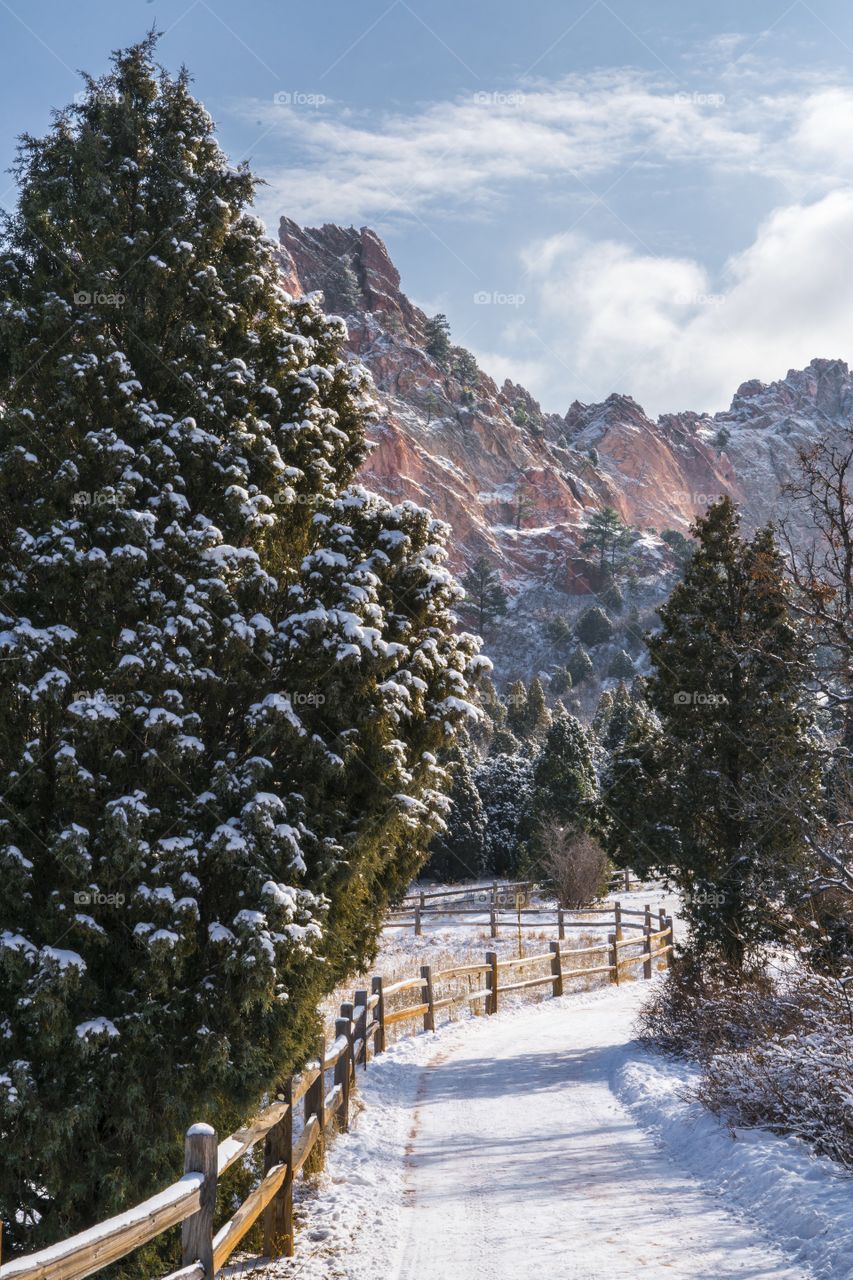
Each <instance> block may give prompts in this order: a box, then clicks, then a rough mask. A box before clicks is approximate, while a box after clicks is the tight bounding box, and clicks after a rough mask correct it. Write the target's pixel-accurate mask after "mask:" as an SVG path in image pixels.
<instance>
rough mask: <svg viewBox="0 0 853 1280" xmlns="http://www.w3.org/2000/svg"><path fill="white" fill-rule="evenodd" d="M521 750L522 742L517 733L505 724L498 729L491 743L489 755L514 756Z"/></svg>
mask: <svg viewBox="0 0 853 1280" xmlns="http://www.w3.org/2000/svg"><path fill="white" fill-rule="evenodd" d="M520 750H521V743H520V742H519V740H518V738H516V736H515V734H514V733H512V732H511V731H510V730H509V729H507V728H506V727H504V726H501V728H499V729H496V730H495V732H494V733H493V734H492V740H491V742H490V743H489V755H492V756H501V755H503V756H514V755H517V754H518V752H519V751H520Z"/></svg>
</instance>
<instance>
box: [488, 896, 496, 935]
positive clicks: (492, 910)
mask: <svg viewBox="0 0 853 1280" xmlns="http://www.w3.org/2000/svg"><path fill="white" fill-rule="evenodd" d="M489 928H490V931H491V935H492V937H493V938H496V937H497V936H498V913H497V912H496V911H495V908H494V904H493V905H492V906H491V907H489Z"/></svg>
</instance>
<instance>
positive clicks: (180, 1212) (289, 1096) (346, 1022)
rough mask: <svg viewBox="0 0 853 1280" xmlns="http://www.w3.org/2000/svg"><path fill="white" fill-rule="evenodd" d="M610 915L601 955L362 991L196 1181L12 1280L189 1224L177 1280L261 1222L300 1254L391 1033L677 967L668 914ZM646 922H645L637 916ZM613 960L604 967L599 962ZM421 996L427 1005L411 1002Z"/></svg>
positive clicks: (76, 1277)
mask: <svg viewBox="0 0 853 1280" xmlns="http://www.w3.org/2000/svg"><path fill="white" fill-rule="evenodd" d="M609 914H610V915H611V917H612V918H611V920H609V921H602V922H597V924H596V923H593V922H590V921H582V922H580V923H581V924H582V925H583V927H584V928H587V929H589V928H595V927H606V928H607V929H608V934H607V939H606V941H604V940H602V941H601V942H600V943H597V944H595V945H594V946H586V947H578V948H566V947H564V946H563V945H562V940H563V935H562V934H561V936H560V938H559V939H557V940H555V941H553V942H551V943H550V945H549V949H548V951H544V952H539V953H537V954H535V955H530V956H523V957H520V958H517V959H500V958H499V957H498V955H497V953H495V952H493V951H488V952H486V955H485V961H484V963H482V964H465V965H459V966H457V967H455V968H450V969H443V970H438V971H435V972H434V971H433V969H432V967H431V966H430V965H424V966H423V967H422V968H421V970H420V973H419V974H418V975H417V976H416V977H410V978H403V979H400V980H399V981H396V982H393V983H386V982H385V981H384V979H383V978H382V977H381V976H379V975H377V976H375V977H374V978H373V979H372V983H371V991H370V992H368V991H367V990H359V991H356V992H355V995H354V998H353V1000H352V1002H351V1003H346V1004H342V1005H341V1008H340V1016H339V1018H338V1019H337V1020H336V1022H335V1039H334V1041H333V1042H332V1043H331V1044H327V1043H326V1042H325V1041H324V1042H323V1043H322V1044H321V1046H320V1052H319V1054H318V1057H317V1060H316V1061H314V1062H310V1063H308V1064H307V1066H306V1067H305V1068H304V1069H303V1071H302V1072H301V1073H300V1074H299V1075H296V1076H293V1077H292V1078H291V1079H289V1080H285V1081H283V1082H282V1084H281V1086H280V1088H278V1089H277V1090H276V1091H275V1100H274V1101H273V1102H272V1103H271V1104H270V1105H269V1106H268V1107H267V1108H266V1109H265V1110H264V1111H262V1112H261V1113H260V1114H259V1115H258V1116H256V1117H255V1119H254V1120H252V1121H250V1122H249V1123H248V1124H247V1125H245V1126H244V1127H243V1128H242V1129H238V1130H237V1132H236V1133H232V1134H231V1135H230V1136H229V1137H227V1138H225V1139H223V1140H222V1141H219V1140H218V1138H217V1134H216V1132H215V1130H214V1129H213V1128H212V1127H211V1126H210V1125H208V1124H194V1125H192V1127H191V1128H190V1129H188V1130H187V1133H186V1138H185V1141H184V1174H183V1177H181V1178H179V1179H178V1181H177V1182H174V1183H173V1184H172V1185H171V1186H170V1187H167V1188H166V1189H165V1190H164V1191H161V1192H159V1193H158V1194H157V1195H154V1196H152V1197H151V1198H150V1199H148V1200H146V1201H144V1202H143V1203H142V1204H139V1205H136V1206H135V1207H134V1208H132V1209H130V1210H128V1211H127V1212H125V1213H123V1214H120V1215H118V1216H117V1217H114V1218H110V1219H108V1220H107V1221H106V1222H102V1223H99V1224H98V1225H97V1226H94V1227H91V1228H90V1229H89V1230H88V1231H83V1232H81V1233H80V1234H79V1235H76V1236H72V1237H71V1238H70V1239H67V1240H63V1241H61V1242H60V1243H58V1244H54V1245H50V1246H49V1247H48V1248H46V1249H42V1250H41V1251H40V1252H39V1253H35V1254H30V1255H27V1256H25V1257H21V1258H16V1259H15V1260H13V1261H12V1262H8V1263H6V1264H5V1265H4V1266H0V1280H83V1278H84V1277H85V1276H91V1275H94V1274H95V1273H96V1272H98V1271H101V1270H103V1269H104V1268H105V1267H108V1266H111V1265H112V1264H113V1263H115V1262H118V1261H119V1260H120V1259H122V1258H124V1257H127V1255H128V1254H131V1253H133V1252H134V1250H136V1249H138V1248H140V1247H141V1246H142V1245H145V1244H148V1243H149V1242H150V1241H152V1240H154V1239H155V1238H156V1237H157V1236H160V1235H162V1234H163V1233H164V1232H165V1231H168V1230H170V1229H171V1228H173V1227H176V1226H178V1225H180V1226H181V1252H182V1264H181V1267H180V1269H179V1270H178V1271H173V1272H172V1273H171V1274H170V1275H169V1276H168V1277H166V1278H165V1280H214V1277H216V1276H218V1275H219V1273H220V1272H221V1269H222V1268H223V1267H224V1266H225V1265H226V1263H227V1262H228V1259H229V1258H230V1257H231V1255H232V1254H233V1252H234V1251H235V1249H236V1248H237V1247H238V1245H239V1244H240V1242H241V1241H242V1240H243V1239H244V1238H245V1237H246V1235H247V1234H248V1232H249V1231H250V1230H251V1228H252V1227H253V1226H254V1225H255V1224H256V1223H257V1222H258V1220H259V1219H262V1220H263V1251H264V1256H265V1257H267V1258H276V1257H292V1256H293V1253H294V1246H295V1241H294V1228H293V1184H294V1180H295V1179H296V1177H297V1176H298V1175H299V1173H300V1172H302V1171H303V1170H304V1169H306V1166H308V1167H309V1168H310V1169H311V1170H312V1171H316V1170H318V1169H319V1168H321V1167H322V1163H323V1157H324V1149H325V1146H326V1143H327V1142H328V1141H329V1139H330V1138H331V1137H332V1136H333V1135H334V1133H335V1132H346V1130H347V1129H348V1128H349V1118H350V1102H351V1098H352V1092H353V1089H354V1087H355V1082H356V1076H357V1072H358V1070H359V1069H362V1070H363V1069H366V1067H367V1065H368V1063H369V1061H370V1060H371V1059H372V1058H374V1057H376V1055H377V1054H381V1053H382V1052H384V1050H385V1047H386V1033H387V1030H388V1028H390V1027H393V1026H395V1025H398V1024H402V1023H405V1022H410V1021H415V1020H417V1021H420V1022H422V1026H423V1029H424V1031H434V1030H435V1028H436V1015H437V1014H438V1013H440V1012H442V1011H444V1010H448V1009H450V1008H452V1007H456V1008H462V1007H464V1006H465V1005H468V1006H471V1007H473V1008H477V1007H478V1006H481V1008H482V1011H483V1012H485V1013H486V1014H494V1013H497V1012H498V1009H499V1007H500V1004H501V1001H502V1000H503V998H504V997H506V996H508V995H512V994H515V993H518V992H524V991H528V990H532V989H534V988H545V987H550V994H551V995H552V996H561V995H563V993H564V989H565V985H566V983H567V982H569V981H571V980H572V979H577V978H586V977H590V976H593V975H596V974H607V975H608V978H609V981H610V982H613V983H617V984H618V983H619V981H620V977H621V976H622V974H623V973H624V972H625V970H626V969H628V968H630V967H632V966H636V965H642V968H643V976H644V977H645V978H651V976H652V971H653V966H654V963H655V961H656V960H660V961H661V962H662V963H663V965H664V966H668V965H669V961H670V956H671V954H672V949H673V929H672V918H671V917H670V916H667V915H665V914H664V912H663V911H660V912H659V913H655V914H654V915H653V913H652V910H651V907H649V906H647V907H646V908H645V910H644V911H642V912H640V911H629V910H628V909H627V908H621V907H620V904H619V903H616V904H615V906H614V909H613V910H612V911H610V912H609ZM638 916H642V922H641V923H640V922H637V921H636V920H632V919H629V918H626V917H638ZM568 923H569V922H568V921H566V924H568ZM626 929H627V930H629V931H630V932H629V934H628V936H626V935H625V932H624V931H625V930H626ZM638 931H639V932H638ZM632 933H633V936H632ZM638 947H639V948H641V950H640V951H639V953H636V948H638ZM602 957H603V963H601V964H595V963H593V964H590V963H588V961H590V960H592V959H593V958H602ZM576 962H579V963H576ZM537 970H538V972H537ZM445 993H446V994H445ZM412 996H414V1000H415V1003H413V1004H412V1003H407V1002H406V1000H407V999H409V998H411V997H412ZM297 1119H298V1120H299V1121H301V1125H300V1127H299V1128H298V1129H297V1124H296V1123H294V1122H295V1121H297ZM262 1140H263V1143H264V1149H263V1163H264V1173H263V1177H262V1178H261V1181H260V1183H259V1184H258V1186H257V1187H256V1188H255V1189H254V1191H252V1192H251V1193H250V1194H249V1196H248V1197H247V1198H246V1199H245V1200H244V1201H243V1203H242V1204H241V1205H240V1207H239V1209H237V1211H236V1212H235V1213H234V1214H233V1216H232V1217H231V1218H229V1220H228V1221H227V1222H225V1223H224V1224H223V1225H222V1226H220V1227H219V1228H218V1229H216V1225H215V1222H214V1205H215V1201H216V1186H217V1181H218V1179H219V1178H221V1177H222V1176H223V1175H224V1174H225V1173H227V1171H228V1170H229V1169H231V1168H232V1166H233V1165H235V1164H236V1163H237V1161H238V1160H240V1159H242V1157H244V1156H245V1155H246V1154H247V1153H248V1152H250V1151H251V1150H252V1149H253V1148H254V1147H255V1146H256V1144H257V1143H259V1142H261V1141H262ZM309 1162H310V1163H309Z"/></svg>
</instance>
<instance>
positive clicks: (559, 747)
mask: <svg viewBox="0 0 853 1280" xmlns="http://www.w3.org/2000/svg"><path fill="white" fill-rule="evenodd" d="M532 783H533V794H532V799H531V804H530V807H529V809H528V813H527V815H526V819H525V823H524V827H523V836H524V838H525V840H526V841H527V843H528V846H529V851H530V854H531V856H532V857H534V858H536V857H538V856H539V854H540V853H541V852H542V849H541V841H540V838H539V837H540V833H541V831H542V828H543V824H545V823H547V822H549V821H556V822H558V823H560V824H562V825H563V826H575V827H579V828H580V827H585V826H588V825H590V824H591V822H592V820H593V816H594V808H593V806H594V803H595V797H596V793H597V788H598V783H597V779H596V774H595V760H594V751H593V743H592V739H591V736H590V734H589V733H588V732H587V730H586V729H585V728H584V726H583V725H582V724H581V723H580V721H579V720H577V719H576V718H575V717H574V716H572V715H569V714H568V712H566V711H565V710H564V709H563V708H559V709H558V710H557V711H556V713H555V715H554V718H553V720H552V722H551V726H550V728H549V729H548V732H547V734H546V736H545V741H544V743H543V746H542V750H541V752H540V753H539V756H538V758H537V760H536V762H535V764H534V767H533V778H532Z"/></svg>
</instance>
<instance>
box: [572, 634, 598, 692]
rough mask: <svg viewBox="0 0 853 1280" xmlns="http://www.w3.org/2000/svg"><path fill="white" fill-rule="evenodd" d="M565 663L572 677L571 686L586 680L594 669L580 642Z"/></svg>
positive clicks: (574, 686) (575, 686)
mask: <svg viewBox="0 0 853 1280" xmlns="http://www.w3.org/2000/svg"><path fill="white" fill-rule="evenodd" d="M566 665H567V667H568V672H569V675H570V676H571V677H572V686H573V688H577V686H578V685H579V684H583V682H584V680H588V679H589V677H590V676H591V675H592V673H593V671H594V670H595V668H594V667H593V665H592V658H590V656H589V654H588V653H587V651H586V649H585V648H584V647H583V645H582V644H579V645H578V647H577V648H576V649H575V651H574V653H573V654H572V655H571V657H570V658H569V661H568V663H567V664H566Z"/></svg>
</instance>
